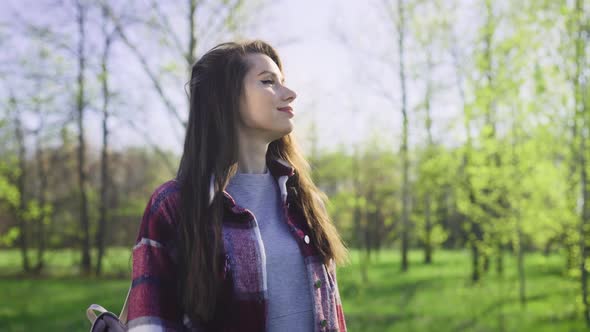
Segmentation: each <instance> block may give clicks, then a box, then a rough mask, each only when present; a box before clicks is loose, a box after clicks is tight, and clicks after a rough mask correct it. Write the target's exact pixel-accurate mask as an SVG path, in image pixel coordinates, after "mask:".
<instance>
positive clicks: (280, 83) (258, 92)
mask: <svg viewBox="0 0 590 332" xmlns="http://www.w3.org/2000/svg"><path fill="white" fill-rule="evenodd" d="M246 61H247V62H248V63H249V64H250V69H249V70H248V72H247V73H246V76H245V77H244V90H243V95H242V98H241V102H240V121H239V126H240V128H239V129H240V130H242V131H243V133H245V134H246V135H248V136H249V137H253V138H256V139H263V140H266V141H267V142H268V143H270V142H272V141H274V140H276V139H279V138H281V137H283V136H285V135H287V134H289V133H290V132H291V131H292V130H293V121H292V118H293V116H294V111H293V110H292V109H291V110H290V111H289V110H285V108H288V107H291V105H290V104H291V103H292V102H293V100H294V99H295V98H296V97H297V95H296V94H295V92H294V91H293V90H291V89H289V88H287V87H286V86H285V85H284V78H283V76H282V74H281V71H280V70H279V67H278V66H277V65H276V64H275V63H274V61H272V59H271V58H270V57H268V56H267V55H264V54H260V53H255V54H248V55H246ZM281 109H282V110H281Z"/></svg>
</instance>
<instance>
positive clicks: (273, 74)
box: [258, 70, 285, 83]
mask: <svg viewBox="0 0 590 332" xmlns="http://www.w3.org/2000/svg"><path fill="white" fill-rule="evenodd" d="M262 74H271V75H272V76H274V77H277V78H278V76H277V74H275V73H273V72H272V71H268V70H264V71H262V72H261V73H260V74H258V76H260V75H262ZM281 83H285V78H283V79H282V80H281Z"/></svg>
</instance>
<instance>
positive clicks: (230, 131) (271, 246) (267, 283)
mask: <svg viewBox="0 0 590 332" xmlns="http://www.w3.org/2000/svg"><path fill="white" fill-rule="evenodd" d="M189 86H190V114H189V119H188V125H187V131H186V138H185V143H184V152H183V155H182V159H181V162H180V167H179V170H178V174H177V176H176V179H174V180H171V181H169V182H166V183H164V184H163V185H161V186H160V187H159V188H157V189H156V190H155V192H154V193H153V194H152V196H151V198H150V200H149V202H148V205H147V207H146V209H145V213H144V216H143V219H142V222H141V226H140V230H139V234H138V236H137V240H136V245H135V247H134V248H133V284H132V289H131V293H130V297H129V313H128V326H129V328H130V331H164V330H165V331H180V330H190V331H246V332H247V331H346V323H345V320H344V314H343V311H342V304H341V301H340V294H339V291H338V284H337V280H336V264H338V265H340V264H343V263H345V262H346V261H347V260H348V253H347V249H346V247H345V246H344V245H343V243H342V240H341V238H340V236H339V235H338V233H337V231H336V229H335V227H334V226H333V224H332V223H331V221H330V219H329V217H328V215H327V212H326V210H325V208H324V202H325V201H326V200H327V198H326V196H325V194H323V193H322V192H321V191H320V190H319V189H318V188H317V187H316V186H315V185H314V183H313V182H312V180H311V177H310V171H309V169H310V167H309V164H308V163H307V162H306V161H305V159H304V158H303V156H302V154H301V152H300V150H299V148H298V147H297V145H296V143H295V140H294V137H293V136H292V135H291V131H292V130H293V122H292V118H293V116H294V114H295V113H296V112H294V111H293V110H292V108H291V107H290V104H291V103H292V102H293V100H294V99H295V98H296V94H295V92H294V91H292V90H290V89H289V88H287V87H286V86H285V82H284V77H283V72H282V65H281V61H280V59H279V57H278V55H277V52H276V51H275V50H274V49H273V48H272V47H271V46H270V45H268V44H267V43H265V42H263V41H260V40H254V41H248V42H239V43H234V42H231V43H223V44H220V45H217V46H216V47H214V48H213V49H211V50H210V51H209V52H207V53H206V54H205V55H203V57H202V58H200V59H199V60H198V61H197V62H196V63H195V64H194V65H193V67H192V72H191V79H190V82H189Z"/></svg>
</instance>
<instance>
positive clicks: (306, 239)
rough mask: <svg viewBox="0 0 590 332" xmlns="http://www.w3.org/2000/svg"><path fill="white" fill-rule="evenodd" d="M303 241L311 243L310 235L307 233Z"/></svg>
mask: <svg viewBox="0 0 590 332" xmlns="http://www.w3.org/2000/svg"><path fill="white" fill-rule="evenodd" d="M303 241H305V243H307V244H309V236H307V235H306V236H305V237H304V238H303Z"/></svg>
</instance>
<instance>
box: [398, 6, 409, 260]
mask: <svg viewBox="0 0 590 332" xmlns="http://www.w3.org/2000/svg"><path fill="white" fill-rule="evenodd" d="M397 9H398V14H399V20H398V26H397V28H398V54H399V76H400V83H401V92H402V105H401V106H402V118H403V120H402V121H403V129H402V146H401V157H402V165H403V166H402V176H403V182H402V231H401V254H402V265H401V270H402V271H407V270H408V266H409V261H408V250H409V247H410V216H409V213H410V188H409V186H410V183H409V174H408V173H409V169H410V165H409V157H408V114H407V101H406V95H407V90H406V68H405V62H404V52H405V47H404V42H405V29H406V26H405V25H406V22H405V19H406V18H405V12H404V4H403V0H397Z"/></svg>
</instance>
